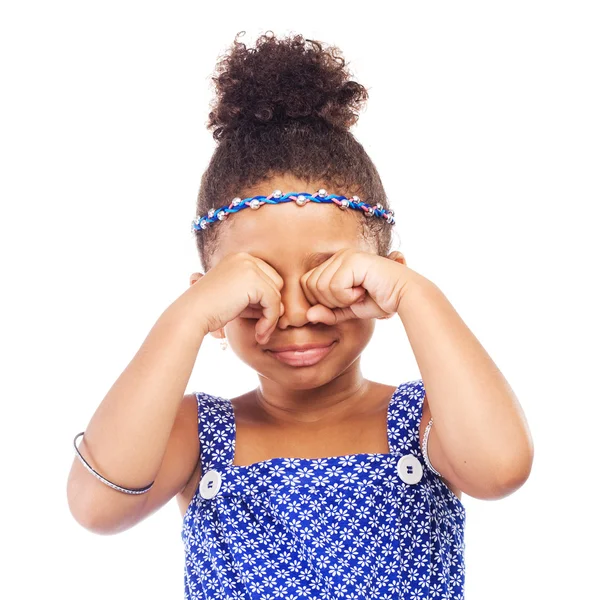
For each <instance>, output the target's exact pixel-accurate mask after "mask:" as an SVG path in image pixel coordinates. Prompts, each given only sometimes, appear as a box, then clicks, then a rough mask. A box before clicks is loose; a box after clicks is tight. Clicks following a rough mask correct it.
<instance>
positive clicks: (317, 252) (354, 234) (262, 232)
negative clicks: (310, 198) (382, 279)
mask: <svg viewBox="0 0 600 600" xmlns="http://www.w3.org/2000/svg"><path fill="white" fill-rule="evenodd" d="M353 212H355V211H353V210H352V209H348V210H345V211H342V210H341V209H340V208H338V206H337V205H336V204H329V203H323V204H317V203H315V202H308V203H306V204H305V205H304V206H298V205H297V204H296V203H295V202H285V203H279V204H263V205H262V206H261V207H260V208H259V209H257V210H252V209H251V208H245V209H243V210H241V211H240V212H238V213H234V214H232V215H231V216H230V217H229V219H228V220H227V222H223V223H222V224H225V225H226V227H225V228H224V230H223V234H222V235H220V236H219V242H218V248H217V251H216V252H215V254H214V255H213V257H212V261H211V262H212V264H213V265H216V264H217V263H218V262H219V261H220V260H222V258H223V257H225V256H227V255H228V254H232V253H235V252H248V253H249V254H252V255H253V256H256V257H258V258H260V259H262V260H264V261H265V262H267V263H268V264H270V265H271V266H272V267H274V268H275V269H276V270H281V271H283V270H285V269H290V268H292V269H295V268H300V269H304V268H306V269H310V268H312V267H314V266H316V264H319V263H320V262H323V260H326V258H328V256H327V255H331V254H334V253H335V252H337V251H338V250H340V249H342V248H357V249H359V250H363V251H372V249H371V248H370V245H369V244H367V242H366V241H365V240H364V239H363V237H362V235H360V231H361V224H360V222H359V220H358V219H357V217H362V215H360V214H357V215H355V214H352V213H353Z"/></svg>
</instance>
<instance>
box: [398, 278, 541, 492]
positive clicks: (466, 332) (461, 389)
mask: <svg viewBox="0 0 600 600" xmlns="http://www.w3.org/2000/svg"><path fill="white" fill-rule="evenodd" d="M411 283H414V285H412V286H407V289H406V293H405V295H404V296H403V298H402V300H401V301H400V303H399V309H398V315H399V316H400V319H401V320H402V323H403V325H404V328H405V330H406V333H407V336H408V339H409V341H410V344H411V347H412V349H413V352H414V354H415V358H416V361H417V364H418V366H419V370H420V373H421V376H422V379H423V383H424V386H425V389H426V395H427V401H428V404H429V408H430V411H431V416H432V418H433V420H434V423H435V425H434V428H435V429H436V435H437V437H438V439H439V442H440V445H441V446H442V449H443V452H444V454H445V456H446V458H447V460H448V461H449V463H450V464H451V466H452V468H453V470H454V472H455V473H456V475H457V477H458V478H459V479H461V480H462V481H463V482H467V483H469V484H470V483H471V482H473V484H475V483H476V482H477V484H479V485H480V484H481V478H482V477H489V478H490V481H491V480H493V481H495V482H497V483H498V484H500V483H501V482H515V481H520V480H524V479H526V478H527V476H528V474H529V471H530V469H531V463H532V460H533V443H532V440H531V435H530V432H529V428H528V425H527V421H526V419H525V415H524V413H523V410H522V409H521V406H520V404H519V401H518V399H517V398H516V396H515V394H514V393H513V391H512V389H511V387H510V385H509V384H508V382H507V381H506V379H505V378H504V376H503V375H502V373H501V372H500V370H499V369H498V367H497V366H496V365H495V363H494V362H493V361H492V359H491V358H490V356H489V355H488V354H487V352H486V351H485V349H484V348H483V347H482V346H481V344H480V343H479V341H478V340H477V338H476V337H475V336H474V335H473V333H472V332H471V331H470V329H469V328H468V327H467V326H466V324H465V323H464V321H463V320H462V319H461V317H460V316H459V315H458V313H457V312H456V310H455V309H454V308H453V306H452V305H451V304H450V302H449V301H448V299H447V298H446V296H445V295H444V294H443V293H442V291H441V290H440V289H439V288H438V287H437V286H436V285H435V284H434V283H433V282H431V281H430V280H428V279H426V278H424V277H423V278H421V277H420V276H419V277H417V278H416V279H415V280H414V281H412V282H411Z"/></svg>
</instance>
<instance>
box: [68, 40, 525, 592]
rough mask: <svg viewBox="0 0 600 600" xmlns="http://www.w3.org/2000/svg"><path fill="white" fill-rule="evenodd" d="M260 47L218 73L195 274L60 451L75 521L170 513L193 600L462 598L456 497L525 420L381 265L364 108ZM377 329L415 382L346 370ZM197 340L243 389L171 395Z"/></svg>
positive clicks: (446, 312)
mask: <svg viewBox="0 0 600 600" xmlns="http://www.w3.org/2000/svg"><path fill="white" fill-rule="evenodd" d="M271 33H272V32H267V34H265V35H263V36H261V37H260V38H259V40H258V41H257V42H256V47H255V48H246V46H245V45H244V44H242V43H239V42H238V41H237V38H236V40H235V42H234V45H233V47H232V49H231V51H230V52H229V54H227V55H225V56H224V57H223V59H222V60H221V61H220V62H219V64H218V68H217V74H216V77H215V78H214V81H215V83H216V88H217V101H216V103H215V106H214V107H213V110H212V112H211V113H210V120H209V127H210V128H214V132H213V135H214V138H215V139H216V140H217V141H218V145H217V148H216V150H215V153H214V155H213V157H212V160H211V161H210V164H209V165H208V168H207V170H206V172H205V173H204V175H203V177H202V185H201V188H200V193H199V198H198V206H197V215H198V216H197V217H196V219H195V220H194V221H193V231H194V235H195V238H196V243H197V247H198V252H199V255H200V260H201V263H202V267H203V271H204V273H205V274H202V273H194V274H193V275H192V277H191V280H190V287H189V289H187V290H186V291H185V292H184V293H183V294H182V295H181V296H180V297H179V298H177V299H176V300H175V301H174V302H173V303H172V304H171V305H170V306H169V307H167V309H166V310H165V311H164V312H163V314H162V315H161V316H160V318H159V319H158V321H157V322H156V324H155V325H154V327H153V328H152V330H151V331H150V333H149V335H148V337H147V338H146V340H145V341H144V343H143V345H142V347H141V348H140V350H139V351H138V353H137V354H136V355H135V357H134V358H133V360H132V361H131V363H130V364H129V366H128V367H127V368H126V369H125V371H124V372H123V373H122V374H121V376H120V377H119V378H118V379H117V381H116V382H115V384H114V385H113V386H112V388H111V389H110V390H109V392H108V394H107V395H106V397H105V398H104V400H103V401H102V403H101V405H100V406H99V408H98V409H97V411H96V413H95V414H94V415H93V418H92V419H91V421H90V423H89V425H88V427H87V429H86V430H85V437H82V438H81V442H80V444H79V447H78V446H77V443H76V442H77V439H78V438H79V437H81V436H82V435H83V432H82V433H81V434H78V436H76V438H75V442H74V443H75V448H76V449H77V456H76V457H75V459H74V462H73V466H72V469H71V473H70V477H69V485H68V500H69V506H70V509H71V512H72V514H73V516H74V517H75V519H77V521H78V522H79V523H81V524H82V525H83V526H84V527H86V528H88V529H89V530H91V531H94V532H97V533H102V534H110V533H116V532H120V531H123V530H125V529H127V528H129V527H132V526H133V525H135V524H136V523H138V522H140V521H141V520H142V519H144V518H146V517H147V516H148V515H150V514H152V513H153V512H155V511H156V510H157V509H158V508H160V507H161V506H163V505H164V504H166V503H167V502H169V500H171V499H172V498H173V497H177V501H178V503H179V505H180V508H181V512H182V515H183V527H182V531H181V535H182V540H183V544H184V548H185V578H184V582H185V597H186V598H188V599H192V598H232V599H233V598H235V599H240V600H241V599H244V598H247V599H250V598H252V599H258V598H260V599H271V598H285V599H295V598H298V599H300V598H302V599H317V598H319V599H324V598H327V599H331V598H354V599H359V598H361V599H363V598H364V599H367V598H369V599H371V598H373V599H374V598H378V599H384V598H388V599H392V598H394V599H395V598H407V599H408V598H410V599H413V598H456V599H458V598H463V588H464V576H465V567H464V526H465V509H464V506H463V504H462V503H461V500H460V497H461V493H462V492H465V493H467V494H468V495H470V496H472V497H475V498H486V499H492V498H502V497H504V496H506V495H508V494H510V493H512V492H513V491H514V490H516V489H517V488H518V487H519V486H521V485H522V484H523V483H524V482H525V481H526V479H527V477H528V475H529V472H530V469H531V464H532V459H533V446H532V441H531V437H530V433H529V429H528V426H527V423H526V420H525V417H524V415H523V412H522V410H521V408H520V405H519V402H518V400H517V399H516V398H515V396H514V394H513V392H512V390H511V388H510V387H509V385H508V383H507V382H506V380H505V379H504V377H503V376H502V374H501V373H500V372H499V371H498V369H497V367H496V366H495V364H494V363H493V361H492V360H491V359H490V357H489V356H488V355H487V353H486V352H485V350H484V349H483V348H482V347H481V345H480V344H479V342H478V341H477V339H476V338H475V337H474V336H473V334H472V333H471V332H470V330H469V329H468V328H467V326H466V325H465V324H464V322H463V321H462V320H461V318H460V317H459V316H458V314H457V313H456V312H455V310H454V309H453V307H452V306H451V305H450V303H449V302H448V300H447V299H446V297H445V296H444V294H443V293H442V291H441V290H440V289H439V288H438V287H437V286H436V285H435V284H434V283H433V282H432V281H430V280H428V279H426V278H425V277H424V276H422V275H420V274H418V273H417V272H415V271H413V270H412V269H410V268H409V267H408V266H407V265H406V261H405V259H404V256H403V255H402V254H401V253H400V252H398V251H393V252H390V243H391V242H390V241H391V232H392V228H393V225H394V216H393V213H392V211H391V210H390V209H389V207H388V203H387V200H386V194H385V191H384V188H383V185H382V183H381V180H380V178H379V175H378V173H377V170H376V168H375V166H374V165H373V163H372V162H371V160H370V159H369V157H368V156H367V154H366V152H365V150H364V148H363V147H362V146H361V145H360V144H359V143H358V142H357V141H356V139H355V138H354V137H353V135H352V134H351V133H350V132H349V131H348V129H349V127H350V126H351V125H352V124H354V123H355V122H356V119H357V110H358V109H359V108H360V107H361V105H362V104H363V103H364V101H365V100H366V98H367V92H366V89H365V88H364V87H363V86H362V85H360V84H358V83H357V82H355V81H351V80H349V77H348V72H347V70H346V69H345V63H344V60H343V58H341V56H340V54H339V52H336V50H337V49H336V48H335V47H333V48H330V49H324V45H323V44H320V43H318V42H315V41H311V40H304V39H303V38H302V36H300V35H296V36H292V37H289V38H285V39H277V38H276V37H275V36H274V35H269V34H271ZM395 314H398V315H399V317H400V319H401V320H402V323H403V325H404V328H405V330H406V333H407V335H408V338H409V341H410V343H411V347H412V349H413V351H414V353H415V357H416V360H417V363H418V367H419V370H420V374H421V375H422V379H417V380H412V381H405V382H402V383H399V385H398V386H397V387H396V386H389V385H384V384H381V383H377V382H374V381H369V380H367V379H365V378H364V377H363V375H362V374H361V370H360V356H361V353H362V352H363V350H364V349H365V347H366V345H367V344H368V342H369V340H370V339H371V337H372V334H373V331H374V326H375V319H386V318H389V317H392V316H394V315H395ZM208 333H210V334H211V335H212V336H214V337H217V338H222V339H223V340H225V339H226V340H227V342H228V343H229V345H230V346H231V348H232V350H233V351H234V352H235V354H236V355H237V356H239V357H240V359H241V360H243V361H244V362H245V363H246V364H248V365H249V366H250V367H252V368H253V369H254V370H255V371H256V373H257V375H258V386H257V387H256V388H255V389H253V390H251V391H249V392H247V393H245V394H243V395H241V396H239V397H237V398H232V399H228V398H222V397H219V396H212V395H209V394H207V393H203V392H198V393H195V394H185V393H184V392H185V390H186V386H187V385H188V382H189V378H190V375H191V372H192V368H193V366H194V363H195V359H196V356H197V354H198V350H199V348H200V346H201V344H202V342H203V340H204V338H205V336H206V335H207V334H208ZM434 423H435V425H434ZM78 459H80V460H78ZM115 482H118V483H115ZM149 482H150V483H149Z"/></svg>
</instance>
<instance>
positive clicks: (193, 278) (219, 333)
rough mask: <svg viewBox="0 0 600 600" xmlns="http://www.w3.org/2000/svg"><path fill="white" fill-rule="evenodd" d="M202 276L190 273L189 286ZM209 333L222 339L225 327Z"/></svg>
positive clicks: (202, 274)
mask: <svg viewBox="0 0 600 600" xmlns="http://www.w3.org/2000/svg"><path fill="white" fill-rule="evenodd" d="M203 277H204V273H192V274H191V275H190V287H192V286H193V285H194V284H195V283H196V282H197V281H200V279H202V278H203ZM210 335H212V336H213V337H214V338H216V339H217V340H222V339H224V338H225V329H223V328H221V329H217V331H211V332H210Z"/></svg>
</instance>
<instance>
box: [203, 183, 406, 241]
mask: <svg viewBox="0 0 600 600" xmlns="http://www.w3.org/2000/svg"><path fill="white" fill-rule="evenodd" d="M292 200H293V201H295V202H296V204H297V205H298V206H304V205H305V204H306V203H307V202H309V201H312V202H319V203H325V202H329V203H335V204H337V205H338V206H339V207H340V209H342V210H346V209H347V208H352V209H354V210H362V211H364V214H365V216H366V217H381V218H385V220H386V222H387V223H389V224H390V225H393V224H394V223H395V220H394V211H393V210H392V209H389V210H387V211H386V210H385V209H384V208H383V205H382V204H381V203H379V202H378V203H377V204H376V205H375V206H371V205H370V204H367V203H366V202H362V201H361V199H360V198H359V197H358V196H352V199H349V198H346V196H336V195H335V194H329V195H327V192H326V191H325V190H324V189H320V190H319V191H318V192H316V193H315V194H312V195H311V194H307V193H305V192H290V193H288V194H282V193H281V190H275V191H274V192H273V193H272V194H269V195H268V196H253V197H252V198H245V199H244V200H242V199H241V198H234V199H233V200H232V201H231V204H229V206H222V207H221V208H219V209H216V210H215V209H214V208H211V209H210V210H209V211H208V214H206V215H203V216H197V217H196V218H195V219H194V220H193V221H192V231H199V230H200V229H206V228H207V227H208V225H209V224H211V223H215V222H218V221H224V220H225V219H227V217H229V214H230V213H235V212H239V211H240V210H242V209H244V208H248V207H250V208H252V209H254V210H257V209H259V208H260V207H261V206H262V205H263V204H280V203H282V202H291V201H292Z"/></svg>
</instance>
